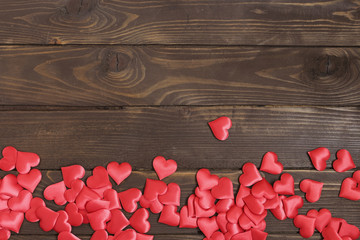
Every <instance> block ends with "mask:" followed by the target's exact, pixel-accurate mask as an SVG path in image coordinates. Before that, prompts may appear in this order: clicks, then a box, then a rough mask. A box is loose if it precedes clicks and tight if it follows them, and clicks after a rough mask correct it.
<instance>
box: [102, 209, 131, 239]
mask: <svg viewBox="0 0 360 240" xmlns="http://www.w3.org/2000/svg"><path fill="white" fill-rule="evenodd" d="M129 224H130V222H129V220H128V219H127V218H126V217H125V215H124V214H123V213H122V212H121V211H120V210H119V209H114V210H111V220H110V221H109V222H108V224H107V226H106V230H107V231H108V232H109V233H111V234H115V233H117V232H118V231H120V230H123V229H124V228H125V227H126V226H128V225H129Z"/></svg>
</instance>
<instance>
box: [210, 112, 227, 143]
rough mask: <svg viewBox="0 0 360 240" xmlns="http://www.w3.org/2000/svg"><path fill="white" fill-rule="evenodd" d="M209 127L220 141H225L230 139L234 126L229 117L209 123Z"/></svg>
mask: <svg viewBox="0 0 360 240" xmlns="http://www.w3.org/2000/svg"><path fill="white" fill-rule="evenodd" d="M208 124H209V127H210V129H211V131H212V133H213V134H214V136H215V137H216V138H217V139H218V140H220V141H224V140H226V139H227V138H228V137H229V129H230V128H231V126H232V122H231V119H230V118H228V117H225V116H224V117H219V118H217V119H215V120H213V121H211V122H209V123H208Z"/></svg>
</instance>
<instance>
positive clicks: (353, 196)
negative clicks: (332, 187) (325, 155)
mask: <svg viewBox="0 0 360 240" xmlns="http://www.w3.org/2000/svg"><path fill="white" fill-rule="evenodd" d="M358 185H359V184H358V183H357V182H356V181H355V179H353V178H345V179H344V181H343V182H342V184H341V189H340V193H339V197H342V198H347V199H350V200H353V201H358V200H360V189H359V188H358V187H357V186H358Z"/></svg>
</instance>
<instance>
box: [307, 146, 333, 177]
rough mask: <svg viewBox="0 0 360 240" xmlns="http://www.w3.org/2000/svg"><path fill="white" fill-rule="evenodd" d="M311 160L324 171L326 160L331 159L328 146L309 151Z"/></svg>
mask: <svg viewBox="0 0 360 240" xmlns="http://www.w3.org/2000/svg"><path fill="white" fill-rule="evenodd" d="M308 155H309V157H310V160H311V162H312V164H313V165H314V167H315V168H316V169H317V170H318V171H324V170H325V168H326V161H327V160H329V159H330V151H329V149H327V148H324V147H319V148H317V149H314V150H312V151H309V152H308Z"/></svg>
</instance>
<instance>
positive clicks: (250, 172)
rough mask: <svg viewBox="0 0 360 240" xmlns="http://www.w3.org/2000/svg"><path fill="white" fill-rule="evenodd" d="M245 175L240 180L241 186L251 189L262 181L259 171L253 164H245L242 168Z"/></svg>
mask: <svg viewBox="0 0 360 240" xmlns="http://www.w3.org/2000/svg"><path fill="white" fill-rule="evenodd" d="M242 171H243V174H241V176H240V178H239V182H240V184H243V185H245V186H246V187H249V186H251V185H253V184H255V183H257V182H259V181H261V180H262V177H261V175H260V173H259V170H258V169H257V168H256V166H255V165H254V164H253V163H249V162H248V163H245V164H244V165H243V167H242Z"/></svg>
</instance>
